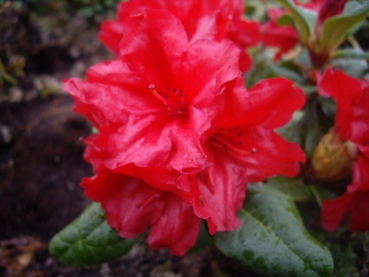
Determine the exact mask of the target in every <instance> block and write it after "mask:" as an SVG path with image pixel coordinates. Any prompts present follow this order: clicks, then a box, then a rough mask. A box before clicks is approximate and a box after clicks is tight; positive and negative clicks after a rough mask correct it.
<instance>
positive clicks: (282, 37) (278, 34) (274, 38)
mask: <svg viewBox="0 0 369 277" xmlns="http://www.w3.org/2000/svg"><path fill="white" fill-rule="evenodd" d="M285 13H286V12H285V11H283V10H281V9H279V8H270V9H268V16H269V19H270V20H269V21H267V22H265V23H264V24H263V25H262V26H261V34H262V35H261V40H262V42H263V44H264V45H266V46H269V47H276V48H278V51H277V53H276V54H275V56H274V60H275V61H276V60H278V59H280V58H281V56H282V55H283V54H285V53H287V52H288V51H290V50H291V49H292V48H293V47H295V46H296V45H297V44H298V43H299V39H298V36H297V33H296V30H295V29H294V28H293V27H291V26H279V25H278V23H277V21H278V18H279V17H280V16H282V15H283V14H285Z"/></svg>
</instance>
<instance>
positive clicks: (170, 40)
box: [65, 9, 305, 255]
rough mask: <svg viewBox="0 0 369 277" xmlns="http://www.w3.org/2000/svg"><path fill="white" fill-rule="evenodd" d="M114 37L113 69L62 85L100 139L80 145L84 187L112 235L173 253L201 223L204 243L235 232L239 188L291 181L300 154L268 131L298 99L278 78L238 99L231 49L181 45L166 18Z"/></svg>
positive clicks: (182, 34)
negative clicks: (140, 238)
mask: <svg viewBox="0 0 369 277" xmlns="http://www.w3.org/2000/svg"><path fill="white" fill-rule="evenodd" d="M123 28H124V32H125V33H124V36H123V39H122V41H121V44H120V54H119V57H118V59H116V60H115V61H112V62H105V63H102V64H98V65H96V66H93V67H91V68H90V69H89V71H88V72H87V78H86V81H82V80H80V79H69V80H66V81H65V89H66V90H67V91H68V92H69V93H70V94H71V95H72V96H73V98H74V99H75V110H76V111H77V112H79V113H82V114H83V115H85V116H86V117H87V118H88V119H89V120H91V121H92V122H93V124H94V125H95V126H96V127H97V129H98V134H97V135H93V136H90V137H89V138H87V139H86V140H85V142H86V143H87V144H88V147H87V149H86V153H85V158H86V160H87V161H89V162H91V163H92V164H93V166H94V168H95V170H96V172H97V175H96V176H95V177H93V178H90V179H84V181H83V182H82V186H83V187H84V188H85V189H86V195H87V196H88V197H90V198H91V199H92V200H94V201H98V202H101V203H102V206H103V208H104V209H105V211H106V213H107V220H108V223H109V224H110V225H111V226H113V227H114V228H116V229H117V230H118V232H119V233H120V235H121V236H123V237H127V238H128V237H133V236H135V235H137V234H139V233H142V232H144V231H145V230H147V228H149V227H151V231H150V235H149V244H150V245H151V246H152V247H154V248H155V249H157V248H160V247H168V248H170V249H171V252H172V253H173V254H176V255H182V254H184V253H185V252H186V251H187V250H188V249H189V248H190V247H191V246H192V245H193V243H194V240H195V238H196V234H197V230H198V224H199V218H202V219H206V220H207V222H208V226H209V229H210V232H211V233H214V232H215V231H217V230H219V231H224V230H232V229H235V228H237V227H238V225H239V220H238V219H237V218H236V212H237V211H238V210H239V209H240V208H241V206H242V202H243V200H244V198H245V188H246V185H247V183H248V182H257V181H260V180H263V179H265V178H267V177H269V176H273V175H276V174H284V175H287V176H293V175H295V174H296V173H297V172H298V170H299V165H298V161H304V154H303V152H302V150H301V149H300V148H299V147H298V146H297V145H296V144H293V143H288V142H286V141H285V140H283V139H282V138H281V137H280V136H278V135H277V134H276V133H275V132H274V131H273V129H275V128H278V127H280V126H282V125H284V124H285V123H286V122H288V121H289V119H290V118H291V116H292V113H293V112H294V111H295V110H297V109H299V108H301V106H302V105H303V104H304V101H305V98H304V94H303V92H302V91H301V89H298V88H295V87H293V83H292V82H290V81H288V80H286V79H283V78H276V79H269V80H265V81H262V82H260V83H259V84H257V85H255V86H254V87H252V88H251V89H250V90H249V91H247V90H246V88H245V87H244V84H243V79H242V77H240V71H239V62H238V60H239V48H238V47H237V46H235V45H234V43H232V42H231V41H229V40H227V39H223V40H221V41H220V42H216V41H214V40H200V39H199V40H195V41H191V42H189V41H188V36H187V33H186V31H185V30H184V28H183V25H182V23H181V22H180V21H179V20H178V19H177V18H176V17H175V16H173V15H172V14H171V13H169V12H168V11H165V10H158V9H156V10H150V9H147V10H146V11H145V13H144V14H139V15H136V16H131V17H129V18H127V19H126V20H125V21H124V23H123ZM167 224H169V227H168V228H167ZM188 225H190V226H188ZM186 228H189V229H188V233H186V232H187V231H186ZM160 232H162V233H163V234H160Z"/></svg>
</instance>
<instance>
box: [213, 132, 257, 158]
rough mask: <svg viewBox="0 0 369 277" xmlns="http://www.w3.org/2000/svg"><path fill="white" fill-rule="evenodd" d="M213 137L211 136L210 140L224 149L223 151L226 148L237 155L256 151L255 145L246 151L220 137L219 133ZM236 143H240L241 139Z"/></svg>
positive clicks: (226, 150)
mask: <svg viewBox="0 0 369 277" xmlns="http://www.w3.org/2000/svg"><path fill="white" fill-rule="evenodd" d="M215 137H216V138H215ZM215 137H211V138H210V142H212V143H213V144H214V145H216V146H218V147H220V148H222V149H223V150H224V152H228V150H229V151H231V152H233V153H236V154H238V155H244V156H246V155H251V154H254V153H256V148H255V147H254V148H252V149H251V150H250V151H246V150H243V149H239V148H237V147H236V146H235V145H233V144H232V143H230V142H228V141H227V140H225V139H224V138H222V137H221V136H219V135H215ZM237 144H238V145H242V141H238V142H237Z"/></svg>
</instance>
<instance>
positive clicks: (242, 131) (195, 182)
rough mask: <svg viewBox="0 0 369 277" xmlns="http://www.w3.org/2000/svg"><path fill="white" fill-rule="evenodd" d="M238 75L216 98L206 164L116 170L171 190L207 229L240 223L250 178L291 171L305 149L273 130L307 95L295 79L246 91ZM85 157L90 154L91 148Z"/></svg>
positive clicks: (295, 169) (230, 227)
mask: <svg viewBox="0 0 369 277" xmlns="http://www.w3.org/2000/svg"><path fill="white" fill-rule="evenodd" d="M242 84H243V80H242V78H239V79H236V80H235V81H232V82H231V85H230V86H227V87H226V88H225V90H224V92H223V93H222V94H221V95H219V96H218V97H217V100H216V105H217V106H218V107H220V108H221V109H218V111H217V114H216V116H215V118H214V120H213V123H212V127H211V129H209V130H208V131H207V134H206V135H207V139H206V140H204V142H203V147H204V149H205V151H204V152H205V153H206V156H207V163H206V164H205V165H204V166H203V167H201V168H199V169H198V170H195V171H190V172H185V173H182V174H178V173H177V172H173V171H168V170H167V169H164V168H152V167H151V168H141V167H137V166H133V165H127V166H122V167H120V168H117V169H116V170H115V171H116V172H119V173H122V174H129V175H133V176H136V177H140V178H142V179H143V180H145V181H146V182H147V183H149V184H150V185H152V186H154V187H156V188H157V189H161V190H170V191H173V192H175V193H176V194H177V195H179V196H180V197H181V198H182V199H185V200H186V201H187V202H188V203H190V204H191V205H192V206H193V207H194V211H195V214H196V215H197V216H198V217H200V218H203V219H206V220H207V222H208V226H209V230H210V232H211V233H214V232H215V231H226V230H233V229H235V228H237V227H238V226H239V220H238V219H237V217H236V212H237V211H238V210H239V209H240V208H241V207H242V203H243V200H244V199H245V189H246V186H247V183H248V182H258V181H262V180H264V179H265V178H267V177H270V176H274V175H277V174H284V175H287V176H294V175H296V174H297V173H298V171H299V165H298V161H305V157H304V153H303V152H302V150H301V149H300V148H299V147H298V146H297V145H296V144H294V143H288V142H286V141H285V140H284V139H282V138H281V137H280V136H278V135H277V134H276V133H275V132H274V131H273V129H275V128H278V127H280V126H283V125H284V124H285V123H286V122H288V121H289V120H290V118H291V116H292V113H293V112H294V111H295V110H297V109H299V108H301V106H302V105H303V104H304V101H305V97H304V95H303V93H302V91H301V90H300V89H298V88H295V87H293V86H292V85H293V83H292V82H290V81H288V80H286V79H283V78H276V79H270V80H265V81H263V82H260V83H258V84H257V85H255V86H254V87H252V88H251V89H250V90H249V91H246V89H245V87H244V86H243V85H242ZM90 150H91V152H88V154H87V157H86V158H87V159H90V157H91V156H92V155H94V154H95V153H94V149H90Z"/></svg>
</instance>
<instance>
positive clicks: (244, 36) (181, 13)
mask: <svg viewBox="0 0 369 277" xmlns="http://www.w3.org/2000/svg"><path fill="white" fill-rule="evenodd" d="M147 8H150V9H165V10H168V11H170V12H171V13H173V14H174V15H175V16H176V17H177V18H178V19H179V20H180V21H181V22H182V24H183V26H184V28H185V30H186V33H187V35H188V38H189V40H192V41H194V40H197V39H204V38H211V39H215V40H217V41H219V40H221V39H223V38H224V37H227V38H229V39H231V40H232V41H234V42H235V43H236V44H237V45H238V46H239V47H240V48H242V49H244V48H246V47H249V46H252V45H255V44H256V43H257V42H258V41H259V39H260V30H259V24H258V23H257V22H255V21H246V20H243V19H242V18H241V16H242V13H243V3H242V1H241V0H231V1H230V0H216V1H214V0H205V1H195V0H190V1H178V0H176V1H173V0H131V1H128V2H122V3H120V4H119V6H118V14H117V20H116V21H114V20H107V21H105V22H103V23H102V25H101V30H100V33H99V38H100V40H101V41H102V42H103V43H104V44H105V45H106V46H107V47H108V48H109V49H110V50H111V51H112V52H114V53H116V54H117V53H118V51H119V42H120V40H121V39H122V37H123V25H122V24H123V22H124V20H126V19H127V18H128V17H129V16H131V15H135V14H140V13H141V14H142V13H143V12H144V11H145V10H146V9H147ZM240 65H241V70H242V71H246V70H247V69H249V67H250V66H251V59H250V57H249V56H248V55H247V53H246V52H244V51H242V54H241V57H240Z"/></svg>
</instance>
